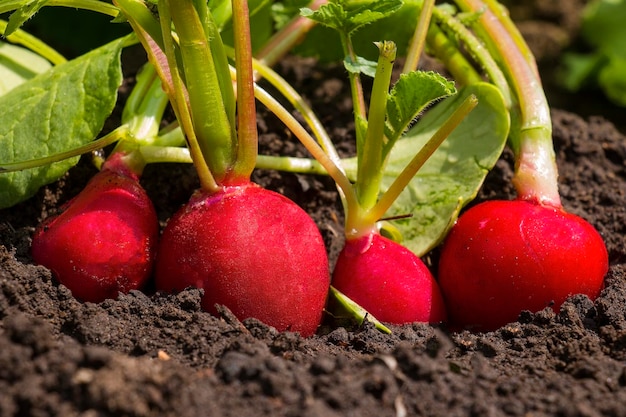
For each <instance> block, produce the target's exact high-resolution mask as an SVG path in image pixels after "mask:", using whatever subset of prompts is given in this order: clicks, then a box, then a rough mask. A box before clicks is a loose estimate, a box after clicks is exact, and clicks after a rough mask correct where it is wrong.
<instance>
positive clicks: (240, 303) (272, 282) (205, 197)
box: [156, 183, 330, 336]
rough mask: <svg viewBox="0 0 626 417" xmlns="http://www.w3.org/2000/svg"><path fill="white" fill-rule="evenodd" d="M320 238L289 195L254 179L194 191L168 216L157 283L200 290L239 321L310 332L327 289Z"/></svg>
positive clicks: (209, 304) (210, 306) (205, 302)
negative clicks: (213, 190) (253, 320)
mask: <svg viewBox="0 0 626 417" xmlns="http://www.w3.org/2000/svg"><path fill="white" fill-rule="evenodd" d="M329 281H330V279H329V273H328V261H327V257H326V250H325V247H324V242H323V240H322V237H321V235H320V233H319V231H318V229H317V226H316V224H315V223H314V222H313V220H312V219H311V218H310V217H309V216H308V215H307V214H306V212H304V211H303V210H302V209H301V208H300V207H298V206H297V205H296V204H295V203H293V202H292V201H291V200H289V199H287V198H285V197H284V196H282V195H280V194H278V193H275V192H272V191H269V190H265V189H263V188H261V187H259V186H257V185H255V184H252V183H248V184H245V185H242V186H232V187H225V188H224V189H223V190H222V191H221V192H219V193H215V194H207V193H204V192H198V193H197V194H196V195H194V196H193V197H192V198H191V200H190V202H189V203H188V204H187V205H186V206H185V207H184V208H183V209H182V210H180V211H179V212H178V213H176V214H175V215H174V216H173V217H172V218H171V219H170V221H169V223H168V225H167V227H166V229H165V231H164V233H163V238H162V243H161V246H160V250H159V259H158V261H157V266H156V285H157V288H159V289H161V290H165V291H172V290H177V291H180V290H182V289H184V288H186V287H190V286H192V287H198V288H204V291H205V294H204V297H203V299H202V306H203V308H204V309H205V310H207V311H209V312H212V313H217V310H216V309H215V304H224V305H226V306H228V308H230V310H232V312H233V313H234V314H235V315H236V316H237V317H239V318H240V319H245V318H248V317H255V318H257V319H259V320H261V321H263V322H266V323H268V324H271V325H272V326H274V327H276V328H277V329H278V330H280V331H283V330H291V331H297V332H300V333H301V334H302V335H306V336H308V335H311V334H313V333H314V332H315V330H316V329H317V326H318V325H319V323H320V320H321V317H322V311H323V305H324V302H325V300H326V295H327V293H328V286H329V283H330V282H329Z"/></svg>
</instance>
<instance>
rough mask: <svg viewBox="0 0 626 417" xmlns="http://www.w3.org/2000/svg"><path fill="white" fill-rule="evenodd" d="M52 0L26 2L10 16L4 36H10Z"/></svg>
mask: <svg viewBox="0 0 626 417" xmlns="http://www.w3.org/2000/svg"><path fill="white" fill-rule="evenodd" d="M49 1H50V0H30V1H27V2H25V3H24V4H23V5H22V6H21V7H20V8H19V9H17V10H16V11H15V12H13V14H11V16H10V17H9V24H8V25H7V28H6V30H5V32H4V36H9V35H11V34H12V33H13V32H15V31H16V30H18V29H19V28H20V27H21V26H22V25H23V24H24V23H26V21H27V20H28V19H30V18H31V17H33V16H34V15H35V13H37V12H38V11H39V9H41V8H42V7H43V6H45V5H46V3H48V2H49Z"/></svg>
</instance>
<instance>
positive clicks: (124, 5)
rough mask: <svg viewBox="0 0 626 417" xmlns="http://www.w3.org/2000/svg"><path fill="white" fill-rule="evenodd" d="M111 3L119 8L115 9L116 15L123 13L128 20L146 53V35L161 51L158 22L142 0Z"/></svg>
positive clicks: (147, 47)
mask: <svg viewBox="0 0 626 417" xmlns="http://www.w3.org/2000/svg"><path fill="white" fill-rule="evenodd" d="M113 3H114V4H115V5H116V6H117V7H119V9H116V10H117V11H118V13H123V14H124V16H125V17H126V18H127V19H128V21H129V23H130V25H131V27H132V28H133V31H134V32H135V34H136V35H137V36H138V37H139V39H140V40H141V42H142V44H143V45H144V48H145V49H146V51H148V49H149V46H148V39H147V37H146V35H149V36H150V40H152V41H154V42H156V44H157V45H158V46H159V48H161V49H163V35H162V31H161V27H160V26H159V21H158V20H157V19H156V18H155V17H154V15H153V14H152V12H151V11H150V9H148V7H147V6H146V4H145V3H144V2H143V1H142V0H113ZM120 10H121V12H120Z"/></svg>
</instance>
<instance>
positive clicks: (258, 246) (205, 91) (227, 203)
mask: <svg viewBox="0 0 626 417" xmlns="http://www.w3.org/2000/svg"><path fill="white" fill-rule="evenodd" d="M118 3H120V4H122V6H124V5H126V3H127V2H125V1H120V0H118ZM232 7H233V27H234V30H235V32H236V33H238V36H237V37H236V39H235V67H236V78H237V79H236V85H237V94H236V97H235V94H234V91H233V87H232V81H231V74H230V71H229V65H228V60H227V57H226V55H225V49H224V46H223V44H222V43H221V42H222V40H221V38H220V36H219V31H218V29H217V27H216V26H215V22H214V21H213V19H209V18H206V17H207V16H208V14H209V13H210V12H209V10H208V8H207V4H206V2H189V1H186V0H171V1H169V2H159V13H158V15H159V18H160V20H161V26H160V27H161V28H162V29H164V28H167V29H166V30H165V31H164V32H163V33H158V34H157V35H158V36H156V38H158V39H159V40H161V41H162V45H161V46H158V45H157V43H156V42H154V41H153V40H154V39H155V37H154V36H153V37H150V36H149V35H147V32H143V28H142V27H141V26H140V22H138V21H136V20H135V19H134V16H133V14H132V13H129V14H127V17H128V18H129V20H130V21H131V23H132V24H133V25H134V26H135V27H136V28H139V29H140V30H137V31H136V32H137V33H138V34H139V36H140V39H141V41H142V43H143V45H144V47H145V49H146V51H147V52H148V54H150V55H151V58H152V59H151V61H153V62H155V65H158V71H159V74H160V76H161V79H162V81H163V84H164V87H165V90H166V91H167V93H168V95H169V97H170V101H171V102H172V105H173V107H174V110H175V112H176V116H177V118H178V120H179V122H180V125H181V127H182V129H183V131H184V133H185V137H186V139H187V141H188V145H189V152H190V155H191V157H192V159H193V162H194V165H195V167H196V170H197V172H198V176H199V178H200V183H201V190H199V191H197V192H196V193H195V194H194V195H193V196H192V197H191V199H190V201H189V202H188V203H187V204H186V205H185V206H184V207H183V208H182V209H181V210H180V211H179V212H178V213H176V214H175V215H174V216H173V217H172V218H171V219H170V221H169V222H168V225H167V226H166V228H165V230H164V232H163V236H162V239H161V245H160V249H159V259H158V261H157V265H156V286H157V289H159V290H162V291H178V290H182V289H184V288H186V287H189V286H193V287H199V288H203V289H204V290H205V292H204V296H203V299H202V305H203V307H204V308H205V309H206V310H208V311H210V312H216V309H215V304H222V305H225V306H226V307H228V308H229V309H230V310H232V311H233V312H234V313H235V315H236V316H237V317H238V318H239V319H242V320H243V319H246V318H249V317H254V318H257V319H260V320H262V321H264V322H265V323H267V324H269V325H271V326H274V327H276V328H277V329H278V330H281V331H282V330H292V331H297V332H300V333H301V334H302V335H303V336H309V335H311V334H313V333H314V332H315V331H316V329H317V326H318V325H319V324H320V321H321V317H322V313H323V310H324V305H325V302H326V297H327V294H328V288H329V284H330V274H329V270H328V258H327V255H326V248H325V245H324V242H323V239H322V237H321V234H320V232H319V230H318V229H317V226H316V224H315V223H314V222H313V220H312V219H311V218H310V217H309V216H308V215H307V214H306V212H305V211H304V210H302V209H301V208H300V207H298V206H297V205H296V204H295V203H293V202H291V201H289V200H288V199H287V198H285V197H283V196H281V195H279V194H277V193H274V192H271V191H268V190H264V189H262V188H261V187H260V186H258V185H255V184H253V183H251V181H250V176H251V173H252V171H253V169H254V166H255V163H256V157H257V152H258V149H257V148H258V137H257V126H256V111H255V98H254V84H253V71H252V52H251V46H250V28H249V22H248V10H247V2H245V1H243V0H237V1H233V2H232ZM201 17H202V18H201ZM172 25H173V27H174V28H175V30H176V36H177V38H178V43H177V45H176V48H178V49H176V50H175V46H174V40H173V36H172V33H171V32H170V31H169V29H170V28H172ZM148 37H150V39H148ZM163 54H165V58H166V59H163V58H164V57H163ZM166 61H167V62H166ZM181 72H182V73H183V74H181Z"/></svg>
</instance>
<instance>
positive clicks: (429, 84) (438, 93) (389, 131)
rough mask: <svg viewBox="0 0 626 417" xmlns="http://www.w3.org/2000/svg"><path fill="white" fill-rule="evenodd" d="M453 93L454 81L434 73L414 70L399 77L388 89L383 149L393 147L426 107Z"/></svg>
mask: <svg viewBox="0 0 626 417" xmlns="http://www.w3.org/2000/svg"><path fill="white" fill-rule="evenodd" d="M455 93H456V88H455V87H454V82H452V81H448V80H446V79H445V78H444V77H443V76H441V75H439V74H437V73H436V72H424V71H413V72H410V73H407V74H402V75H401V76H400V78H399V79H398V81H397V82H396V83H395V84H394V86H393V88H392V89H391V92H390V94H389V99H388V101H387V123H386V127H385V136H387V139H388V140H389V142H388V143H387V145H386V146H385V147H386V148H390V147H392V146H393V144H394V143H395V141H396V140H397V139H398V138H399V137H400V136H401V135H402V134H403V133H404V131H405V130H406V129H407V127H408V126H409V124H410V123H411V122H412V121H413V119H415V118H416V117H417V116H418V114H419V113H420V112H421V111H423V110H424V108H425V107H426V106H427V105H428V104H430V103H432V102H433V101H434V100H438V99H442V98H444V97H447V96H449V95H452V94H455ZM386 152H387V149H386V150H385V153H386Z"/></svg>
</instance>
